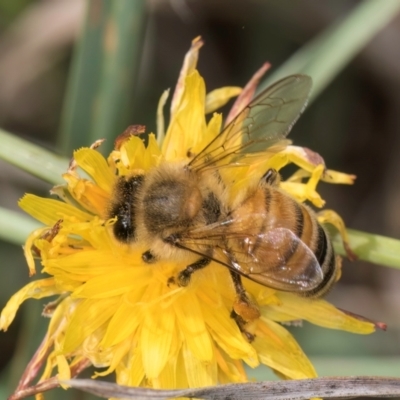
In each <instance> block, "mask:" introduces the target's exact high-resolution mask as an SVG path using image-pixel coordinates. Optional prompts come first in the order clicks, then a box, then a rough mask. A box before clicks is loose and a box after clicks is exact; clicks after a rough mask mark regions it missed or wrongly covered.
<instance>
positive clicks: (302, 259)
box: [178, 225, 324, 292]
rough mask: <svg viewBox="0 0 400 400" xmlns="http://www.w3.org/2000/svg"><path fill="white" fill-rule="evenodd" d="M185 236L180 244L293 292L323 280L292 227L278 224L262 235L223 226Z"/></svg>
mask: <svg viewBox="0 0 400 400" xmlns="http://www.w3.org/2000/svg"><path fill="white" fill-rule="evenodd" d="M203 233H204V236H203V234H202V233H201V231H200V230H197V231H196V232H195V235H194V236H195V237H189V236H188V237H184V238H181V239H180V241H179V244H178V245H179V246H180V247H182V248H185V249H186V250H190V251H192V252H194V253H197V254H200V255H204V256H205V257H208V258H209V257H210V256H209V255H206V254H205V252H204V250H203V251H202V250H201V249H204V248H207V247H211V248H213V256H212V257H211V258H212V259H213V260H214V261H216V262H218V263H220V264H223V265H225V266H227V267H228V268H230V269H232V270H234V271H236V272H238V273H240V274H241V275H243V276H246V277H247V278H249V279H251V280H253V281H255V282H258V283H260V284H262V285H264V286H268V287H271V288H274V289H278V290H283V291H290V292H295V291H296V292H307V291H310V290H312V289H315V288H316V287H317V286H318V285H320V284H321V282H322V281H323V278H324V276H323V272H322V268H321V266H320V264H319V263H318V260H317V259H316V257H315V254H314V253H313V252H312V250H311V249H310V248H309V247H308V246H307V245H306V244H305V243H304V242H303V241H302V240H301V239H300V238H299V237H298V236H296V235H295V234H294V233H293V232H292V231H291V230H290V229H287V228H282V227H276V228H273V229H270V230H268V231H266V232H262V233H258V234H253V235H252V234H246V233H240V232H226V231H225V232H224V229H223V226H222V225H219V226H217V225H215V226H214V228H213V229H206V230H204V232H203Z"/></svg>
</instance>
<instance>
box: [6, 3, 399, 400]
mask: <svg viewBox="0 0 400 400" xmlns="http://www.w3.org/2000/svg"><path fill="white" fill-rule="evenodd" d="M375 1H377V2H378V0H375ZM116 2H118V3H119V6H118V7H116V6H115V5H116V4H117V3H116ZM360 3H361V2H360V1H353V0H325V1H320V0H264V1H262V0H258V1H257V0H251V1H245V0H241V1H240V0H218V1H214V0H202V1H200V0H170V1H166V0H152V1H141V0H92V1H90V2H89V1H84V0H52V1H50V0H48V1H29V0H0V126H1V128H3V129H5V130H7V131H9V132H12V133H14V134H16V135H18V136H20V137H21V138H24V139H27V140H29V141H31V142H33V143H36V144H38V145H40V146H42V147H43V148H46V149H49V150H52V151H54V152H56V153H58V154H60V155H64V156H67V157H69V156H70V155H71V149H73V148H76V147H79V146H83V145H89V144H91V143H92V142H93V141H94V140H95V139H97V138H101V137H105V136H107V137H108V138H110V139H109V140H108V148H110V147H111V146H112V138H113V137H115V136H116V135H117V134H119V133H121V132H122V131H123V130H124V128H125V127H126V126H127V125H129V124H143V125H146V126H147V131H148V132H150V131H153V132H154V131H155V128H156V126H155V115H156V107H157V102H158V99H159V97H160V95H161V93H162V91H163V90H165V89H167V88H173V87H174V85H175V82H176V80H177V77H178V73H179V70H180V67H181V64H182V60H183V56H184V54H185V53H186V51H187V50H188V48H189V46H190V42H191V40H192V39H193V38H194V37H196V36H198V35H201V36H202V37H203V39H204V41H205V43H206V45H205V46H204V47H203V48H202V50H201V55H200V60H199V70H200V72H201V74H202V75H203V76H204V77H205V80H206V84H207V89H208V91H210V90H212V89H215V88H217V87H221V86H225V85H239V86H240V85H241V86H242V85H244V84H245V83H246V82H247V81H248V79H249V78H250V76H251V75H252V74H253V73H254V72H255V71H256V70H257V69H258V68H259V67H260V66H261V64H262V63H264V62H265V61H269V62H271V63H272V69H271V71H272V73H273V72H275V71H276V70H278V69H279V67H280V66H281V65H282V64H283V63H284V62H285V61H286V60H287V59H288V58H289V57H290V56H291V55H293V54H294V53H295V52H296V51H297V50H298V49H300V48H302V46H304V45H305V44H306V43H308V42H310V41H311V40H312V39H313V38H315V37H316V36H317V35H318V34H320V33H321V32H323V31H324V30H325V29H326V28H327V27H328V26H331V25H332V24H333V23H336V22H337V21H340V20H341V19H342V18H344V17H346V16H347V15H349V13H350V12H351V11H352V10H354V8H355V7H357V6H358V5H360ZM89 6H90V12H89V13H88V11H87V9H88V7H89ZM110 21H114V22H115V21H118V24H112V23H110ZM361 23H362V24H369V23H370V21H369V20H364V21H361ZM83 26H84V27H85V30H84V32H85V33H84V35H83V34H82V32H83V30H82V29H83V28H82V27H83ZM116 37H118V38H123V40H122V41H121V42H120V43H119V45H120V48H119V50H120V51H119V52H117V56H115V54H116V53H115V52H113V46H115V39H116ZM346 40H349V41H351V40H353V37H352V34H351V32H350V34H349V36H348V37H347V38H343V41H344V42H345V41H346ZM399 43H400V17H399V16H397V17H394V18H393V20H392V21H391V22H390V24H388V25H387V26H386V27H385V28H384V29H382V30H381V31H380V33H379V34H377V35H376V36H375V37H374V39H373V40H371V41H370V43H369V44H368V45H367V46H366V47H365V48H364V49H363V50H362V51H361V52H360V53H359V54H358V55H357V56H356V57H354V58H352V60H351V61H350V62H349V63H348V64H347V66H346V67H345V68H344V69H343V70H342V71H341V72H340V73H339V74H338V75H337V76H336V78H335V79H334V80H333V81H332V82H331V83H330V84H329V85H328V86H327V87H326V89H325V90H324V91H323V92H322V93H321V94H320V95H319V97H318V98H316V99H315V101H314V102H313V103H312V104H311V105H310V106H309V107H308V109H307V111H306V113H305V114H304V115H303V116H302V118H301V119H300V121H299V122H298V123H297V124H296V126H295V128H294V130H293V131H292V133H291V136H290V137H291V139H292V140H294V142H295V144H297V145H301V146H307V147H310V148H312V149H313V150H315V151H317V152H318V153H320V154H321V155H323V157H324V158H325V161H326V163H327V165H328V167H329V168H331V169H335V170H340V171H344V172H348V173H353V174H355V175H357V181H356V184H355V185H354V186H352V187H348V186H334V185H324V184H321V186H320V192H321V193H322V195H323V197H324V198H325V199H326V200H327V207H329V208H333V209H335V210H336V211H338V212H339V213H340V214H341V215H342V216H343V218H344V219H345V221H346V223H347V225H348V226H349V227H351V228H354V229H359V230H363V231H367V232H373V233H377V234H382V235H386V236H391V237H394V238H400V207H399V204H400V178H399V176H400V157H399V154H400V46H399ZM327 46H328V45H327ZM324 50H325V51H328V52H329V51H330V48H329V47H328V48H327V47H325V48H324ZM339 50H340V49H339ZM332 51H337V49H335V48H332ZM292 72H299V71H292ZM116 77H117V78H116ZM88 115H89V116H90V117H88ZM0 146H2V144H1V143H0ZM106 148H107V147H106ZM0 185H1V186H0V187H1V189H0V190H1V196H0V207H5V208H8V209H10V210H15V211H17V212H19V211H18V208H17V200H18V199H19V198H20V197H21V196H22V195H23V194H24V193H25V192H31V193H35V194H40V195H47V194H48V191H49V189H50V188H51V186H52V185H51V184H48V183H43V182H42V181H41V180H39V179H37V178H33V177H32V176H31V175H29V174H27V173H25V172H22V171H21V170H19V169H18V168H16V167H13V166H11V165H9V164H8V163H6V162H4V161H0ZM4 229H5V228H4V226H2V221H1V220H0V231H1V230H4ZM399 252H400V249H399ZM0 255H1V260H2V263H1V275H0V276H1V279H0V307H1V308H2V307H3V306H4V305H5V303H6V301H7V300H8V299H9V297H10V296H11V295H12V294H13V293H14V292H15V291H17V290H18V289H19V288H21V287H22V286H23V285H24V284H25V283H27V282H28V280H29V279H28V273H27V272H28V271H27V267H26V263H25V260H24V257H23V254H22V249H21V246H17V245H14V244H10V243H9V242H6V241H4V242H0ZM399 289H400V271H396V270H392V269H389V268H385V267H380V266H376V265H372V264H369V263H366V262H361V261H358V262H353V263H350V262H348V261H345V262H344V268H343V278H342V280H341V282H340V283H339V284H338V285H337V286H336V287H335V289H334V290H333V291H332V293H330V294H329V297H328V299H329V300H330V301H331V302H332V303H334V304H335V305H336V306H338V307H341V308H344V309H347V310H351V311H353V312H356V313H359V314H361V315H364V316H367V317H369V318H371V319H374V320H378V321H383V322H386V323H387V324H388V331H387V332H376V333H375V334H373V335H370V336H365V337H362V336H357V335H352V334H349V333H343V332H336V331H329V330H326V329H323V328H318V327H314V326H311V325H309V324H305V325H304V327H302V328H289V329H290V330H291V331H292V332H293V334H294V335H295V337H296V338H297V339H298V341H299V342H300V344H301V345H302V346H303V349H304V350H305V352H306V353H307V354H308V355H309V357H310V358H311V360H312V361H314V363H315V366H316V368H317V370H318V372H319V374H320V375H363V374H369V375H391V376H398V377H400V318H399V316H400V290H399ZM43 304H44V302H41V301H34V300H31V301H29V302H28V304H25V305H24V306H23V308H22V310H21V311H20V312H19V314H18V316H17V319H16V321H15V322H14V323H13V324H12V326H11V328H10V329H9V331H8V332H6V333H0V354H1V357H0V368H1V377H0V398H6V396H7V395H8V394H10V393H11V392H12V390H13V388H14V387H15V386H16V384H17V382H18V379H19V377H20V375H21V373H22V371H23V369H24V366H25V365H26V363H27V361H28V360H29V359H30V357H31V356H32V354H33V352H34V349H35V348H36V346H37V345H38V343H39V342H40V341H41V338H42V337H43V334H44V332H45V328H46V326H47V322H48V321H46V320H45V319H44V318H39V315H40V312H41V309H42V305H43ZM250 376H253V377H257V378H258V379H266V378H270V377H271V374H270V373H269V372H267V371H266V370H265V369H259V370H257V371H254V372H253V371H252V372H250ZM46 398H49V399H56V398H57V399H89V396H85V395H83V394H79V393H78V392H73V391H68V392H66V393H65V392H63V391H57V392H55V393H54V394H47V395H46Z"/></svg>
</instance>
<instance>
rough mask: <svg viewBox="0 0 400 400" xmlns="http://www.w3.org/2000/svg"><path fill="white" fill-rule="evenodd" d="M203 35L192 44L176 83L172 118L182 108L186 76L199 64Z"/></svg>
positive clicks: (172, 103)
mask: <svg viewBox="0 0 400 400" xmlns="http://www.w3.org/2000/svg"><path fill="white" fill-rule="evenodd" d="M203 44H204V43H203V41H202V40H201V37H200V36H198V37H196V38H195V39H194V40H193V41H192V45H191V47H190V49H189V51H188V52H187V53H186V55H185V59H184V61H183V65H182V68H181V71H180V73H179V78H178V82H177V83H176V87H175V91H174V94H173V96H172V102H171V119H172V118H174V117H175V114H176V112H177V110H178V109H179V108H180V106H181V104H182V102H183V101H184V100H182V97H183V93H184V91H185V89H186V88H185V85H186V77H187V76H188V75H190V74H191V73H192V72H193V71H194V70H195V68H196V66H197V60H198V58H199V50H200V48H201V47H202V46H203Z"/></svg>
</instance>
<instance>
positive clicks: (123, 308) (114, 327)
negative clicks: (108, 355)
mask: <svg viewBox="0 0 400 400" xmlns="http://www.w3.org/2000/svg"><path fill="white" fill-rule="evenodd" d="M142 321H143V315H142V310H141V308H140V307H139V306H138V305H137V304H134V303H133V304H132V303H127V302H126V301H124V300H123V302H122V303H121V304H119V305H118V307H117V310H116V312H115V314H114V315H113V316H112V318H111V320H110V323H109V324H108V327H107V331H106V334H105V335H104V338H103V340H102V342H101V344H102V346H103V347H111V346H114V345H116V344H119V343H120V342H122V341H123V340H125V339H127V338H128V337H129V336H130V335H132V334H133V333H134V332H135V331H136V329H137V328H138V326H139V324H141V323H142Z"/></svg>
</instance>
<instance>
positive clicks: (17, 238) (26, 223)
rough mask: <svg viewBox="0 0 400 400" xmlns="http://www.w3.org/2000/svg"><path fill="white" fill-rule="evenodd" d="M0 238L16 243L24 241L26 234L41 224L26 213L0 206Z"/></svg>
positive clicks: (19, 243)
mask: <svg viewBox="0 0 400 400" xmlns="http://www.w3.org/2000/svg"><path fill="white" fill-rule="evenodd" d="M0 221H1V223H0V226H1V229H0V239H3V240H4V241H6V242H8V243H12V244H16V245H21V244H23V243H24V242H25V240H26V238H27V237H28V235H29V234H30V233H31V232H32V231H33V230H35V229H37V228H39V227H40V226H41V225H42V224H41V223H40V222H38V221H35V220H34V219H33V218H31V217H29V216H28V215H26V214H22V213H19V212H16V211H12V210H8V209H7V208H3V207H0Z"/></svg>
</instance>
